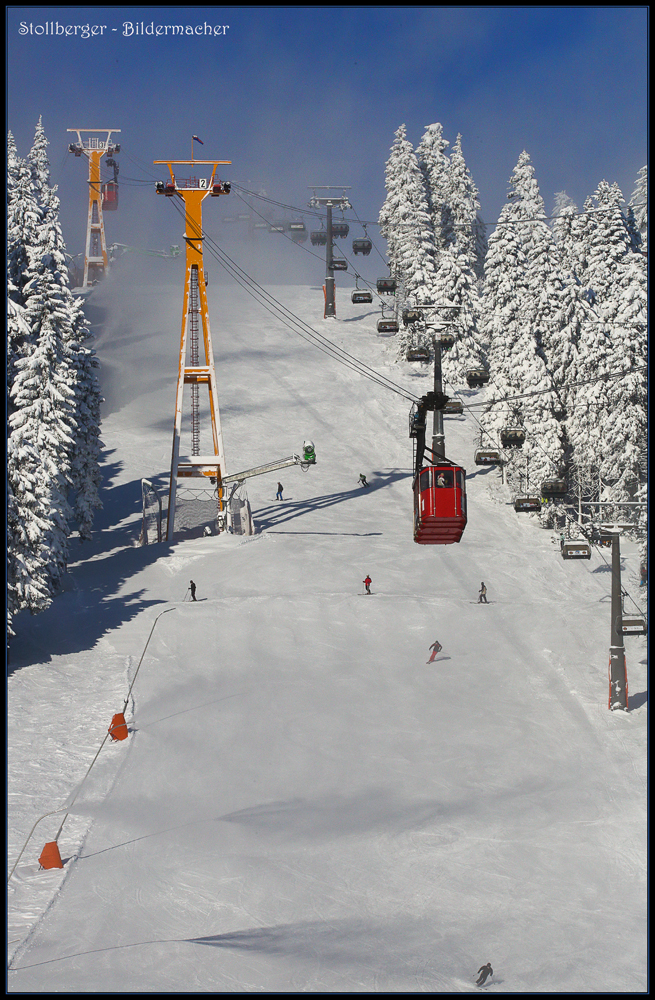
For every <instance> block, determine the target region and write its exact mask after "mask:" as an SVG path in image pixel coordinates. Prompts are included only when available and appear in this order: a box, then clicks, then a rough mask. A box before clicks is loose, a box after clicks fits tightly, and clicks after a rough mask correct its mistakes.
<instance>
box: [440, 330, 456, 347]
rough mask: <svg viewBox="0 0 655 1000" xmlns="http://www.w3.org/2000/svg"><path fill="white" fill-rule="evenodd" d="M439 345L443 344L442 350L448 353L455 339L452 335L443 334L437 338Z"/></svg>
mask: <svg viewBox="0 0 655 1000" xmlns="http://www.w3.org/2000/svg"><path fill="white" fill-rule="evenodd" d="M437 343H438V344H441V348H442V350H444V351H448V350H450V348H451V347H452V346H453V344H454V343H455V338H454V336H453V335H452V333H442V334H440V335H439V336H438V337H437Z"/></svg>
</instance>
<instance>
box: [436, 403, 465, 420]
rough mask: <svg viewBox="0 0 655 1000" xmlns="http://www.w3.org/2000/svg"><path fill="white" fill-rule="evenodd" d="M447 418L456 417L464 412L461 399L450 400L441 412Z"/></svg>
mask: <svg viewBox="0 0 655 1000" xmlns="http://www.w3.org/2000/svg"><path fill="white" fill-rule="evenodd" d="M441 412H442V413H443V415H444V416H445V417H448V416H451V417H452V416H456V415H458V414H460V413H463V412H464V407H463V405H462V401H461V399H449V400H448V402H447V403H446V405H445V406H444V408H443V410H442V411H441Z"/></svg>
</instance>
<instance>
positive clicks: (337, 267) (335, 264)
mask: <svg viewBox="0 0 655 1000" xmlns="http://www.w3.org/2000/svg"><path fill="white" fill-rule="evenodd" d="M330 269H331V270H332V271H347V270H348V261H347V260H344V259H343V257H333V258H332V260H331V261H330Z"/></svg>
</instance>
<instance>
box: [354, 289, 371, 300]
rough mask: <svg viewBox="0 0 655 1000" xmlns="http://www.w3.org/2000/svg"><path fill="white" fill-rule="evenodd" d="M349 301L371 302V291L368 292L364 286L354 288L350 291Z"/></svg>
mask: <svg viewBox="0 0 655 1000" xmlns="http://www.w3.org/2000/svg"><path fill="white" fill-rule="evenodd" d="M350 301H351V302H372V301H373V292H369V291H368V290H367V289H366V288H361V289H360V288H355V289H353V291H352V292H351V293H350Z"/></svg>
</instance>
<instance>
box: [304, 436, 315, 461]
mask: <svg viewBox="0 0 655 1000" xmlns="http://www.w3.org/2000/svg"><path fill="white" fill-rule="evenodd" d="M302 460H303V462H309V463H310V464H312V465H313V464H314V463H315V462H316V452H315V451H314V442H313V441H303V446H302Z"/></svg>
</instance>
